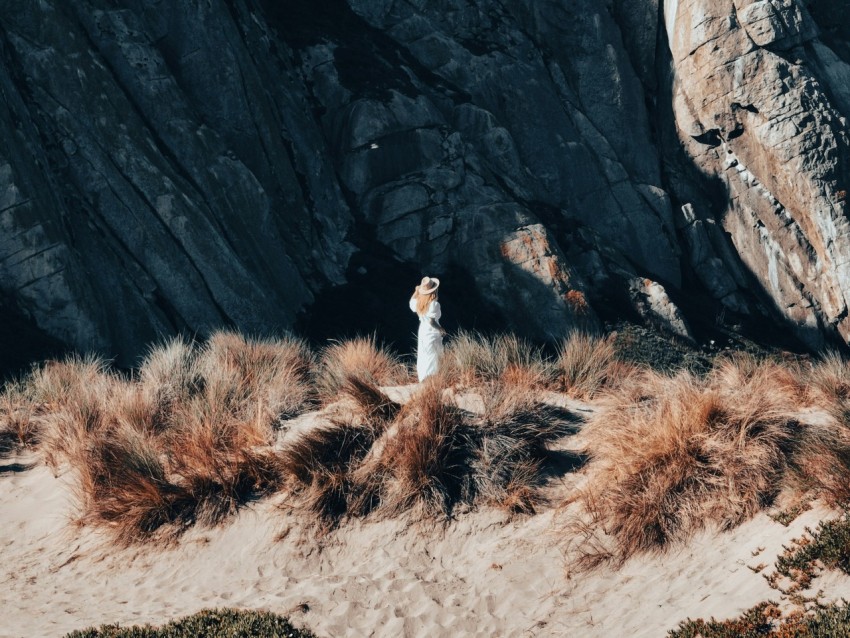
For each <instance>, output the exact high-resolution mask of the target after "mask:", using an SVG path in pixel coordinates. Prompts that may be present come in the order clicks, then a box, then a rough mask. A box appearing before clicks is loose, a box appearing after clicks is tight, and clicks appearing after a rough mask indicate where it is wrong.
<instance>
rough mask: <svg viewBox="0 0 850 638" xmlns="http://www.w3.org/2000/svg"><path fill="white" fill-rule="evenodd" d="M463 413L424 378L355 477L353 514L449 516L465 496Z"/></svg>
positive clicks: (435, 383)
mask: <svg viewBox="0 0 850 638" xmlns="http://www.w3.org/2000/svg"><path fill="white" fill-rule="evenodd" d="M466 435H467V428H466V425H465V422H464V417H463V414H462V412H461V411H460V410H459V409H458V408H456V407H455V406H454V405H453V404H450V403H448V402H446V401H445V400H444V398H443V386H442V385H441V384H440V383H439V379H433V378H432V379H428V380H427V381H426V382H425V383H423V384H422V387H421V388H420V390H419V391H418V392H417V393H416V394H414V395H413V396H412V397H411V398H410V400H409V401H408V402H407V403H406V404H405V405H404V406H403V407H402V408H401V410H400V411H399V412H398V414H397V415H396V418H395V421H394V422H393V424H392V426H391V427H389V428H387V430H386V431H385V432H384V434H383V436H382V437H381V438H380V440H378V441H377V442H376V446H375V448H376V449H375V451H374V452H373V454H371V455H370V456H369V458H367V459H366V460H365V462H364V463H363V465H362V466H361V467H360V468H358V470H357V472H356V473H355V475H354V478H355V480H356V483H357V490H358V492H359V497H358V503H357V510H358V511H359V512H361V513H368V511H371V509H374V508H376V507H380V508H381V509H382V510H383V511H384V512H385V513H387V514H390V515H393V514H399V513H401V512H404V511H408V510H413V509H419V510H421V511H423V512H424V513H429V514H442V515H446V514H448V513H449V512H450V511H451V509H452V507H453V506H454V504H456V503H457V502H459V501H460V500H461V498H462V496H463V493H464V478H465V476H466V475H467V474H468V473H467V472H466V471H465V467H466V464H467V460H468V455H469V451H468V450H469V445H468V443H467V439H466Z"/></svg>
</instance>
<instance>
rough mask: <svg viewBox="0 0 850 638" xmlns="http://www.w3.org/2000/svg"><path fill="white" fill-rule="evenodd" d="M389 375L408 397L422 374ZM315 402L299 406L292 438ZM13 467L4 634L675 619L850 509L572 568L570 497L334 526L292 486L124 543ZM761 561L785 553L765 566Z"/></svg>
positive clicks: (619, 623) (330, 631)
mask: <svg viewBox="0 0 850 638" xmlns="http://www.w3.org/2000/svg"><path fill="white" fill-rule="evenodd" d="M388 392H389V393H390V394H391V395H392V396H393V397H394V398H397V399H404V398H405V396H406V395H407V394H408V393H409V390H408V389H406V388H395V389H389V390H388ZM550 398H551V397H550ZM468 400H469V401H472V400H473V399H468ZM473 407H474V406H473ZM570 407H571V408H573V409H574V410H588V409H590V408H589V407H588V406H585V405H582V404H576V403H571V404H570ZM314 418H315V417H314V416H310V415H308V416H305V417H301V418H300V419H299V420H297V421H295V422H293V423H292V424H291V427H290V429H289V432H288V433H285V434H284V438H285V437H287V436H294V433H295V432H297V431H299V430H303V429H306V428H309V427H311V424H312V423H313V419H314ZM566 445H569V443H567V444H566ZM31 464H32V467H29V466H30V465H31ZM27 468H29V469H27ZM0 472H2V473H0V517H2V518H0V520H2V524H0V547H2V552H0V556H2V565H0V607H2V609H3V610H5V612H6V613H4V621H3V623H2V624H0V637H10V638H11V637H15V638H17V637H20V636H45V637H48V636H49V637H57V638H58V637H59V636H62V635H63V634H64V633H66V632H68V631H71V630H73V629H81V628H84V627H87V626H91V625H98V624H101V623H107V622H109V623H114V622H119V623H121V624H133V623H156V624H159V623H162V622H164V621H166V620H169V619H172V618H175V617H179V616H182V615H186V614H189V613H193V612H195V611H197V610H200V609H202V608H205V607H216V606H232V607H240V608H252V609H267V610H270V611H274V612H278V613H283V614H287V615H289V616H291V618H292V619H293V620H294V621H295V622H296V623H298V624H302V625H305V626H307V627H309V628H311V629H313V630H314V631H315V632H316V633H317V634H318V635H320V636H328V637H334V638H336V637H343V636H352V637H354V636H358V637H360V636H388V637H390V636H392V637H396V636H452V637H456V636H563V635H572V636H587V637H588V638H592V637H595V636H599V637H602V636H618V635H624V636H663V635H665V633H666V631H667V630H668V629H671V628H673V627H675V626H676V625H677V624H678V623H679V622H680V621H681V620H683V619H685V618H686V617H709V616H717V617H731V616H734V615H736V614H738V613H739V612H740V611H742V610H744V609H746V608H748V607H750V606H752V605H754V604H756V603H758V602H761V601H763V600H767V599H773V600H778V599H779V597H780V596H779V592H777V591H776V590H774V589H771V588H770V587H769V586H768V584H767V582H766V580H765V578H764V577H763V575H762V573H768V572H770V571H771V569H772V565H773V561H774V560H775V558H776V556H777V555H778V554H779V553H780V552H781V551H782V545H783V544H787V543H789V542H790V540H791V539H792V538H794V537H797V536H800V535H801V534H802V533H803V530H804V528H805V527H806V526H807V525H808V526H814V525H815V524H816V522H817V521H818V520H821V519H822V518H824V517H829V516H832V515H833V514H832V512H830V511H828V510H826V509H824V508H819V507H815V508H814V509H812V510H810V511H808V512H806V513H804V514H803V515H802V516H800V517H799V518H798V519H796V520H795V521H793V522H792V524H791V525H790V526H789V527H787V528H786V527H783V526H782V525H780V524H778V523H776V522H774V521H773V520H771V519H770V518H769V517H768V516H766V515H765V514H759V515H757V516H756V517H755V518H753V519H752V520H750V521H748V522H746V523H745V524H743V525H741V526H740V527H738V528H736V529H735V530H733V531H731V532H726V533H719V532H716V531H708V532H705V533H702V534H700V535H699V536H698V537H696V538H694V539H692V540H691V541H690V542H689V543H688V544H687V545H684V546H680V547H673V548H672V549H671V550H670V551H668V552H666V553H664V554H661V555H650V556H646V555H644V556H637V557H634V558H632V559H630V560H629V561H628V562H626V564H625V565H623V566H622V567H620V568H617V569H615V568H612V567H601V568H597V569H595V570H593V571H590V572H586V571H585V572H581V571H574V570H571V568H570V565H571V564H572V563H571V555H570V553H569V550H568V545H567V543H566V541H567V540H568V539H566V538H565V536H564V532H563V531H562V530H563V527H564V525H563V523H564V517H565V516H568V515H569V511H564V510H559V509H557V508H552V509H548V510H545V511H543V512H541V513H539V514H537V515H535V516H522V517H515V518H513V519H511V518H509V517H508V516H507V515H506V514H505V513H504V512H502V511H497V510H495V509H489V508H479V509H477V510H475V511H469V512H458V513H457V514H456V516H455V519H454V520H452V521H450V522H449V523H447V524H445V525H442V524H437V523H434V522H433V521H430V522H418V523H417V522H415V521H410V520H381V521H373V520H368V519H367V520H365V521H348V522H345V523H344V524H343V525H342V527H341V528H340V529H338V530H336V531H334V532H332V533H330V534H328V535H326V536H323V537H317V536H316V534H315V531H314V530H313V529H312V528H310V527H309V526H308V525H307V524H306V523H305V519H304V518H303V517H302V516H300V515H299V514H298V513H297V512H295V511H292V510H291V509H289V508H288V507H287V502H286V497H285V496H284V495H278V496H275V497H273V498H269V499H264V500H261V501H257V502H254V503H252V504H251V505H249V506H248V507H245V508H243V509H242V510H241V511H240V513H239V514H238V515H237V516H236V517H235V518H234V519H232V520H231V521H229V522H227V523H226V524H224V525H222V526H220V527H217V528H214V529H192V530H190V531H189V532H187V533H186V534H184V535H183V536H182V537H181V538H180V539H179V541H176V542H174V543H173V544H172V545H170V546H168V547H148V546H146V547H132V548H125V549H120V548H116V547H115V546H114V545H113V544H112V543H111V541H110V539H109V536H108V534H106V533H104V532H103V531H97V530H94V529H92V528H88V527H82V526H80V525H78V524H76V523H75V521H74V517H75V516H76V514H77V510H76V508H75V504H74V499H73V493H72V488H73V484H74V480H73V475H72V474H71V472H70V470H64V473H61V474H60V475H59V476H54V475H53V473H52V471H51V470H50V469H49V468H48V467H46V466H45V465H44V464H43V463H41V461H40V459H39V458H38V457H37V456H36V455H30V456H25V457H20V458H16V459H11V460H6V461H3V462H2V465H0ZM581 480H582V474H581V472H578V473H575V474H572V473H571V474H567V475H565V476H564V477H562V478H560V479H558V480H556V481H554V482H553V484H552V485H550V487H549V496H550V498H551V500H552V502H553V503H558V502H561V501H563V500H564V499H565V497H566V496H567V495H568V494H570V492H571V491H572V490H573V489H574V487H575V485H576V484H577V482H580V481H581ZM760 563H765V564H767V565H768V567H767V568H765V569H764V570H763V572H762V573H756V571H754V568H756V567H757V566H758V565H759V564H760ZM821 583H823V585H822V584H821ZM824 585H825V586H826V590H827V599H835V600H837V599H839V598H841V597H842V596H844V597H848V598H850V578H846V577H843V576H841V575H838V574H835V573H829V574H827V575H825V576H823V577H822V578H820V579H818V581H816V582H815V584H814V586H813V589H814V590H817V589H818V588H819V587H822V586H824Z"/></svg>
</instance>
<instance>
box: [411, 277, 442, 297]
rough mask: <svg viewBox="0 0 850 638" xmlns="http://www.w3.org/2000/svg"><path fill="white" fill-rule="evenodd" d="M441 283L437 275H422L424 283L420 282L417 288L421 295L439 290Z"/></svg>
mask: <svg viewBox="0 0 850 638" xmlns="http://www.w3.org/2000/svg"><path fill="white" fill-rule="evenodd" d="M439 285H440V280H439V279H437V278H436V277H422V283H420V284H419V285H418V286H417V287H416V290H417V291H418V292H419V294H420V295H430V294H431V293H432V292H434V291H435V290H437V288H438V287H439Z"/></svg>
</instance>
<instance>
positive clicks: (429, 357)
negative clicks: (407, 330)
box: [410, 297, 443, 381]
mask: <svg viewBox="0 0 850 638" xmlns="http://www.w3.org/2000/svg"><path fill="white" fill-rule="evenodd" d="M410 309H411V310H412V311H413V312H416V297H411V298H410ZM440 314H441V313H440V302H438V301H432V302H431V303H430V304H429V306H428V309H427V310H426V311H425V314H424V315H422V316H421V317H419V332H418V333H417V335H416V373H417V374H418V375H419V381H423V380H424V379H425V378H426V377H429V376H431V375H432V374H434V373H435V372H437V369H438V367H439V363H440V354H441V353H442V352H443V335H442V334H440V330H439V329H438V328H437V327H436V326H435V325H434V323H436V322H438V321H440Z"/></svg>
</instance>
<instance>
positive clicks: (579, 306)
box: [564, 290, 590, 314]
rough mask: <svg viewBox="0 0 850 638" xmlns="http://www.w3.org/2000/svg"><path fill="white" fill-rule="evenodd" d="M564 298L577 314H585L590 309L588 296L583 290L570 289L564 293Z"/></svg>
mask: <svg viewBox="0 0 850 638" xmlns="http://www.w3.org/2000/svg"><path fill="white" fill-rule="evenodd" d="M564 300H565V301H566V302H567V303H568V304H569V305H570V307H571V308H572V309H573V310H574V311H575V312H576V313H577V314H584V313H586V312H587V311H588V310H589V309H590V304H588V303H587V297H585V295H584V293H583V292H582V291H581V290H568V291H567V293H566V294H565V295H564Z"/></svg>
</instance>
